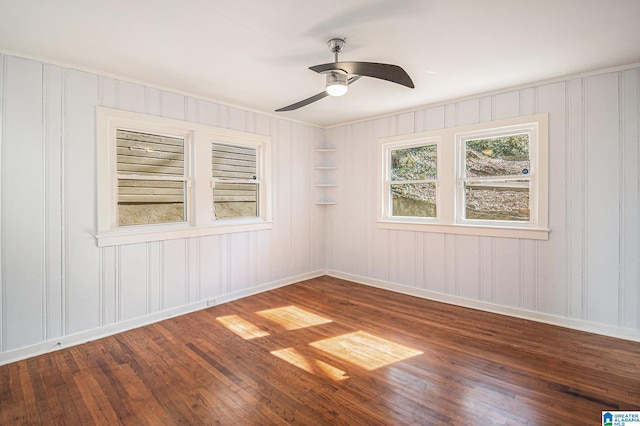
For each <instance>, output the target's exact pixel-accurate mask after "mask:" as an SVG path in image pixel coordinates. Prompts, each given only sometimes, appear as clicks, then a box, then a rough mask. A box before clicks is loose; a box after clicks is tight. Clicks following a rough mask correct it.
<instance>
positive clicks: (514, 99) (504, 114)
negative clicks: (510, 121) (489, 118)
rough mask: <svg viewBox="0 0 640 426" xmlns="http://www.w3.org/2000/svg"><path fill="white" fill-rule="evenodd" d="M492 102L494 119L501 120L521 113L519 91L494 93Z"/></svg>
mask: <svg viewBox="0 0 640 426" xmlns="http://www.w3.org/2000/svg"><path fill="white" fill-rule="evenodd" d="M493 103H494V108H493V113H494V115H493V119H494V120H502V119H505V118H511V117H517V116H519V115H521V114H520V92H519V91H512V92H506V93H501V94H499V95H494V97H493Z"/></svg>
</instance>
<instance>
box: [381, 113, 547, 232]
mask: <svg viewBox="0 0 640 426" xmlns="http://www.w3.org/2000/svg"><path fill="white" fill-rule="evenodd" d="M514 132H515V133H518V132H519V133H522V132H529V133H530V135H531V139H530V168H531V173H532V176H531V188H530V207H531V213H530V220H529V221H528V222H516V221H503V222H501V221H483V220H464V219H463V218H462V204H461V203H462V202H463V200H464V194H463V193H462V191H463V190H464V187H463V185H462V181H461V177H462V176H464V166H465V162H464V153H465V150H464V148H465V144H464V141H466V140H467V139H471V138H473V139H475V138H478V137H483V138H484V137H495V136H500V135H505V134H513V133H514ZM548 133H549V130H548V114H536V115H531V116H526V117H517V118H512V119H506V120H498V121H492V122H485V123H478V124H473V125H469V126H460V127H452V128H447V129H440V130H434V131H430V132H423V133H418V134H413V135H403V136H392V137H387V138H381V139H379V140H378V197H377V198H378V204H377V205H378V217H377V220H378V221H377V223H378V228H380V229H394V230H407V231H420V232H434V233H447V234H461V235H479V236H492V237H504V238H522V239H534V240H547V239H548V238H549V229H548V209H549V207H548V192H549V184H548V175H549V169H548V162H549V158H548V157H549V154H548V152H549V142H548ZM433 139H439V146H438V198H437V218H436V219H432V218H414V217H411V218H408V217H403V218H398V217H393V216H391V215H390V210H389V202H390V201H389V198H390V188H389V186H388V185H387V184H386V180H387V179H388V173H389V172H388V171H387V169H388V168H389V167H390V160H391V159H390V152H391V149H398V148H402V147H405V146H406V147H410V146H415V145H412V144H414V143H415V142H416V141H418V140H433Z"/></svg>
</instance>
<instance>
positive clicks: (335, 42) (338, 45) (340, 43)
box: [327, 38, 347, 62]
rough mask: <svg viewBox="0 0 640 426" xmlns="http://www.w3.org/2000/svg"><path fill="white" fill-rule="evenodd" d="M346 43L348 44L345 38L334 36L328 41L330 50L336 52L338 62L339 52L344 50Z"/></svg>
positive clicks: (335, 56)
mask: <svg viewBox="0 0 640 426" xmlns="http://www.w3.org/2000/svg"><path fill="white" fill-rule="evenodd" d="M345 44H347V42H346V41H345V39H343V38H332V39H331V40H329V41H328V42H327V46H329V50H330V51H331V53H333V54H334V58H335V62H338V53H340V52H342V49H344V45H345Z"/></svg>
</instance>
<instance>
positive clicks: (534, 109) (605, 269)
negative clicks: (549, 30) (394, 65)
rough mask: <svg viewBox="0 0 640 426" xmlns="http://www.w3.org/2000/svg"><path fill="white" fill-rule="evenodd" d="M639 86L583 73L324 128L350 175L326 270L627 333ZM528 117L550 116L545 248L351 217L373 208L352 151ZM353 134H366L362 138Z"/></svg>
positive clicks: (616, 76)
mask: <svg viewBox="0 0 640 426" xmlns="http://www.w3.org/2000/svg"><path fill="white" fill-rule="evenodd" d="M639 84H640V70H638V69H637V67H636V68H630V69H628V70H625V71H617V72H603V73H600V74H599V73H593V74H591V75H589V76H585V77H580V78H573V79H567V80H566V81H556V82H553V83H546V84H540V85H531V86H530V87H525V88H522V89H519V90H510V91H505V92H503V93H497V94H493V95H490V96H483V97H479V98H475V99H474V98H471V99H467V100H464V101H461V102H457V103H449V104H444V105H440V106H437V107H426V108H425V109H422V110H416V111H414V112H411V113H399V114H397V115H391V116H386V117H383V118H377V119H372V120H369V121H365V122H363V123H356V124H350V125H345V126H338V127H335V128H332V129H330V130H329V131H327V136H328V137H329V138H331V140H333V141H338V142H339V143H340V144H341V147H340V153H339V155H338V158H339V159H340V161H341V162H348V163H349V168H350V170H351V172H350V173H347V172H344V173H341V174H340V185H341V186H342V187H344V188H345V190H344V192H341V193H340V194H341V197H349V198H350V199H349V200H348V201H346V202H344V203H339V204H338V205H337V206H336V208H335V209H334V211H333V213H332V217H333V218H335V219H336V220H335V222H334V223H331V224H330V225H329V226H330V227H331V229H332V230H331V234H330V235H331V238H330V241H328V242H327V244H328V253H331V258H329V259H327V260H326V264H327V267H328V268H329V269H330V270H335V271H338V272H340V271H342V272H345V273H347V274H352V275H356V276H361V277H363V279H367V278H370V279H372V280H379V281H383V282H385V281H386V282H390V283H395V284H401V285H405V286H408V287H414V288H416V289H427V290H430V291H433V292H437V293H442V294H446V295H451V296H460V297H464V298H466V299H470V300H479V301H486V302H489V303H493V304H495V305H496V306H502V307H506V308H510V309H516V310H517V309H524V310H526V311H528V312H531V311H534V312H538V313H540V314H543V315H545V314H548V315H551V316H552V318H558V317H565V318H568V319H579V320H584V321H587V322H588V323H593V324H601V325H603V326H606V327H608V326H613V327H618V326H620V327H622V328H631V329H634V330H638V324H639V323H640V294H639V293H640V285H639V284H640V283H639V281H638V280H639V279H638V276H639V272H638V270H639V269H638V268H639V260H638V257H639V255H638V253H640V245H639V243H638V240H639V238H638V237H639V233H640V229H639V225H638V222H640V221H639V219H638V211H639V210H640V209H639V203H640V200H638V198H639V194H640V189H639V188H640V181H639V176H638V173H639V172H638V169H639V165H638V163H639V161H640V152H639V148H638V145H639V141H638V126H639V123H638V108H639V106H638V105H639V104H640V100H639V98H640V88H639V87H638V86H639ZM536 113H548V114H549V182H550V187H549V227H550V229H551V232H550V234H549V240H548V241H533V240H516V239H509V238H493V237H473V236H456V235H447V234H421V233H414V232H404V231H401V232H400V231H388V230H381V229H378V228H377V226H376V224H375V219H373V220H371V221H369V222H368V223H367V221H363V220H359V221H358V220H353V218H354V217H358V214H359V210H360V209H361V208H362V206H367V208H369V209H370V210H371V211H372V212H374V211H375V209H376V208H377V205H376V198H377V194H376V191H377V186H376V182H375V179H376V176H374V175H370V176H369V177H368V179H369V180H371V181H372V184H369V185H368V184H366V183H365V184H363V183H362V182H361V181H360V180H359V179H358V176H356V174H358V173H360V172H362V171H365V170H369V169H367V167H370V166H369V164H368V163H373V162H374V160H372V159H371V158H369V157H368V156H367V155H362V154H366V153H368V152H369V151H367V150H366V149H364V150H363V148H362V147H363V146H366V147H376V141H377V140H378V139H379V138H382V137H387V136H392V135H397V134H409V133H412V132H419V131H425V130H435V129H441V128H447V127H453V126H456V125H465V124H472V123H476V122H486V121H490V120H499V119H505V118H512V117H518V116H526V115H531V114H536ZM363 125H364V126H369V127H370V128H372V129H373V131H372V132H370V133H367V134H366V136H365V140H364V141H363V140H362V137H363V136H362V133H361V132H360V128H361V127H362V126H363ZM342 145H345V146H344V147H343V146H342ZM374 149H375V148H374ZM355 153H360V155H356V154H355ZM376 154H377V153H376V152H375V151H373V152H372V155H374V157H373V158H376V157H375V155H376ZM343 182H344V183H343ZM365 217H366V216H365ZM368 217H372V216H368ZM345 223H346V224H348V225H345ZM363 235H364V236H365V237H366V236H367V235H370V236H371V239H370V240H369V242H368V243H367V245H366V246H367V247H366V248H365V250H360V249H359V248H360V247H361V245H360V244H359V243H357V242H355V241H361V240H362V239H363V238H362V236H363ZM363 265H371V266H370V268H366V267H363Z"/></svg>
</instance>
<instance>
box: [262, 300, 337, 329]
mask: <svg viewBox="0 0 640 426" xmlns="http://www.w3.org/2000/svg"><path fill="white" fill-rule="evenodd" d="M256 313H257V314H258V315H260V316H262V317H264V318H267V319H269V320H271V321H273V322H275V323H278V324H280V325H281V326H282V327H284V328H285V329H287V330H297V329H299V328H305V327H312V326H314V325H320V324H327V323H330V322H331V320H329V319H326V318H323V317H321V316H320V315H316V314H313V313H311V312H308V311H305V310H304V309H301V308H298V307H297V306H283V307H281V308H275V309H267V310H264V311H260V312H256Z"/></svg>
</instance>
